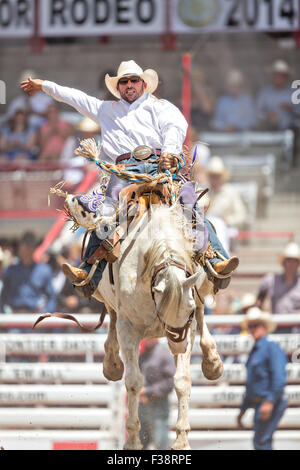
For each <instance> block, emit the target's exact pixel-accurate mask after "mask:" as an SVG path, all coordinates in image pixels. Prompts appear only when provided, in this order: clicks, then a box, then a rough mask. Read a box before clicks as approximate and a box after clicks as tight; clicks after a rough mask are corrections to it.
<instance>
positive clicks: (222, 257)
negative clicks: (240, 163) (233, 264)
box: [205, 250, 232, 279]
mask: <svg viewBox="0 0 300 470" xmlns="http://www.w3.org/2000/svg"><path fill="white" fill-rule="evenodd" d="M215 253H216V255H217V256H218V258H220V259H221V260H222V261H227V258H225V257H224V256H223V255H221V253H220V252H219V251H217V250H215ZM205 266H206V267H207V269H208V270H209V272H210V274H211V275H212V276H213V277H216V278H217V279H228V278H229V277H231V275H232V273H228V274H219V273H217V271H216V270H215V269H214V268H213V267H212V265H211V264H210V262H209V260H208V259H205Z"/></svg>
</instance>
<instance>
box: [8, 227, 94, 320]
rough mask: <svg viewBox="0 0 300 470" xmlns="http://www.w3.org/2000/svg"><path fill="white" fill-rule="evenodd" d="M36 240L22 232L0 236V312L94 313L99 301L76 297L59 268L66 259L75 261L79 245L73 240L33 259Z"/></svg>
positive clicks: (30, 234) (34, 237) (32, 235)
mask: <svg viewBox="0 0 300 470" xmlns="http://www.w3.org/2000/svg"><path fill="white" fill-rule="evenodd" d="M38 243H39V240H38V238H37V237H36V236H35V234H34V233H33V232H30V231H27V232H25V233H24V234H23V235H22V236H21V237H20V238H19V239H17V240H11V241H9V240H5V239H2V240H0V312H2V313H4V314H5V313H53V312H56V311H59V312H62V313H70V312H72V313H98V312H99V311H101V310H102V305H101V304H100V303H99V302H97V301H96V300H94V299H91V300H89V299H86V298H82V297H78V296H77V295H76V294H75V291H74V288H73V286H72V284H71V283H70V282H69V281H67V280H66V278H65V276H64V275H63V273H62V272H61V268H60V267H61V264H62V263H63V262H65V261H66V260H67V261H69V262H72V263H78V262H79V259H80V246H79V245H78V244H77V243H75V244H73V245H72V246H71V247H64V248H63V249H62V250H61V251H60V252H59V253H55V252H51V251H49V252H46V253H45V254H44V256H43V259H42V260H41V261H39V262H36V261H35V259H34V252H35V250H36V248H37V246H38Z"/></svg>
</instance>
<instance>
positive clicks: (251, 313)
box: [241, 307, 276, 333]
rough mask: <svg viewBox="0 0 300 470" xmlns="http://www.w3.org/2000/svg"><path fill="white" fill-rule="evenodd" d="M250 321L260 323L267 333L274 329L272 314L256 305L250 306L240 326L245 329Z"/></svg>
mask: <svg viewBox="0 0 300 470" xmlns="http://www.w3.org/2000/svg"><path fill="white" fill-rule="evenodd" d="M250 323H262V324H263V325H264V326H265V328H266V330H267V332H268V333H272V332H273V331H274V330H275V329H276V325H275V323H274V322H273V319H272V315H271V314H270V313H269V312H263V311H262V310H261V309H260V308H258V307H252V308H250V309H249V310H248V312H247V313H246V315H245V319H244V321H243V322H242V323H241V328H242V329H243V330H246V329H247V328H248V325H249V324H250Z"/></svg>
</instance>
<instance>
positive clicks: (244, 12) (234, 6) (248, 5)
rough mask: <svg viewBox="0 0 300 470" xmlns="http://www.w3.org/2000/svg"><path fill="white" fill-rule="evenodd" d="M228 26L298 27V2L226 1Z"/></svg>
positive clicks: (292, 0) (295, 0) (256, 27)
mask: <svg viewBox="0 0 300 470" xmlns="http://www.w3.org/2000/svg"><path fill="white" fill-rule="evenodd" d="M226 1H227V3H228V13H227V16H226V20H225V21H226V26H227V27H228V28H232V29H234V28H237V29H238V28H241V27H243V26H246V27H248V28H253V29H262V28H269V29H272V28H278V29H280V28H282V29H287V30H288V29H289V28H294V27H296V26H297V25H298V22H299V20H298V4H297V0H226Z"/></svg>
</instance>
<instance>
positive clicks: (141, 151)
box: [116, 145, 161, 164]
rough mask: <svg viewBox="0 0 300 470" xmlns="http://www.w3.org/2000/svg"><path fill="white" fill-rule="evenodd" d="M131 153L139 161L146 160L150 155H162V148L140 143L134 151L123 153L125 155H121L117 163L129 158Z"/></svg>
mask: <svg viewBox="0 0 300 470" xmlns="http://www.w3.org/2000/svg"><path fill="white" fill-rule="evenodd" d="M131 155H133V157H134V158H135V159H136V160H137V161H143V160H146V159H147V158H150V157H155V156H156V157H160V155H161V150H160V149H156V150H154V149H151V148H150V147H147V146H146V145H140V146H139V147H137V148H136V149H134V151H133V152H132V153H131V152H128V153H123V155H120V156H119V157H118V158H117V160H116V164H118V163H121V162H122V161H123V160H128V159H129V158H130V157H131Z"/></svg>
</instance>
